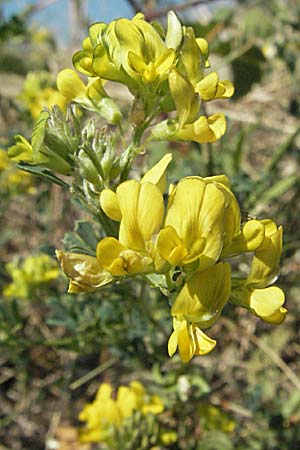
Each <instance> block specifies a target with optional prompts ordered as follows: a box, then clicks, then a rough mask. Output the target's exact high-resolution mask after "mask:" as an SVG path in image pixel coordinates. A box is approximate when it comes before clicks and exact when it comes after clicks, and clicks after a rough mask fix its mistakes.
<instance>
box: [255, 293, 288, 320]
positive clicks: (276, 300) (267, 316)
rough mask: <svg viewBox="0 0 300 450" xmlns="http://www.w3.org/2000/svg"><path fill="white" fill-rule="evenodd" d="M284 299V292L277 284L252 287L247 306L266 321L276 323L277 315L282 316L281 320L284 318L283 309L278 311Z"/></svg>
mask: <svg viewBox="0 0 300 450" xmlns="http://www.w3.org/2000/svg"><path fill="white" fill-rule="evenodd" d="M284 300H285V298H284V292H283V291H282V290H281V289H280V288H279V287H277V286H271V287H268V288H265V289H254V290H253V291H252V292H251V296H250V303H249V307H250V309H251V310H253V312H254V313H255V314H256V315H257V316H258V317H260V318H261V319H263V320H265V321H266V322H271V323H276V321H277V320H278V319H279V317H282V320H283V319H284V316H285V311H283V310H281V311H280V308H281V307H282V305H283V304H284ZM284 310H285V308H284ZM272 320H273V322H272ZM274 320H275V322H274Z"/></svg>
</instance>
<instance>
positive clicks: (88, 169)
mask: <svg viewBox="0 0 300 450" xmlns="http://www.w3.org/2000/svg"><path fill="white" fill-rule="evenodd" d="M78 165H79V171H80V174H81V176H82V177H83V178H85V179H86V180H87V181H89V182H90V183H92V184H96V185H97V184H98V183H99V174H98V172H97V170H96V168H95V166H94V164H93V162H92V161H91V159H90V158H89V156H88V155H87V154H86V153H85V151H84V150H80V152H79V153H78Z"/></svg>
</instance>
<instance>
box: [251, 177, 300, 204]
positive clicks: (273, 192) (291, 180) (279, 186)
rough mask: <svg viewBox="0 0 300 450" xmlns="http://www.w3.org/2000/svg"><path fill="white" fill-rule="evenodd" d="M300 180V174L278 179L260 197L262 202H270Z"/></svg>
mask: <svg viewBox="0 0 300 450" xmlns="http://www.w3.org/2000/svg"><path fill="white" fill-rule="evenodd" d="M297 181H299V175H298V174H297V175H290V176H289V177H286V178H283V179H282V180H279V181H277V183H275V184H274V185H273V186H272V187H271V188H270V189H268V190H267V191H265V193H264V194H263V195H262V196H261V197H260V199H259V202H260V203H268V202H269V201H271V200H273V198H277V197H280V196H281V195H283V194H284V193H285V192H287V191H288V190H289V189H290V188H291V187H293V186H294V184H295V183H296V182H297Z"/></svg>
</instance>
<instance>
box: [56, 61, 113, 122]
mask: <svg viewBox="0 0 300 450" xmlns="http://www.w3.org/2000/svg"><path fill="white" fill-rule="evenodd" d="M57 88H58V90H59V92H60V93H61V95H63V96H64V97H65V98H66V100H67V101H68V102H70V101H73V102H75V103H78V104H80V105H82V106H83V107H85V108H86V109H89V110H91V111H96V112H99V113H100V114H101V115H102V116H103V117H104V118H106V119H107V120H108V122H109V123H112V124H116V123H118V122H119V121H120V119H121V112H120V111H119V109H118V107H117V105H116V104H115V102H114V101H113V100H112V99H111V98H109V96H108V95H107V93H106V92H105V90H104V88H103V82H102V80H101V78H99V77H95V78H91V79H90V80H89V82H88V84H87V86H86V85H85V84H84V83H83V81H81V79H80V77H79V75H78V74H77V72H75V70H72V69H64V70H61V71H60V72H59V74H58V76H57Z"/></svg>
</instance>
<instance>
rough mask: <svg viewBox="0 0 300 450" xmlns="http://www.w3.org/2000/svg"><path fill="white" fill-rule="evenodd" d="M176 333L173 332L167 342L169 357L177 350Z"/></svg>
mask: <svg viewBox="0 0 300 450" xmlns="http://www.w3.org/2000/svg"><path fill="white" fill-rule="evenodd" d="M177 345H178V342H177V333H176V332H175V331H173V333H172V334H171V336H170V338H169V341H168V353H169V356H173V355H174V353H176V350H177Z"/></svg>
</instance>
